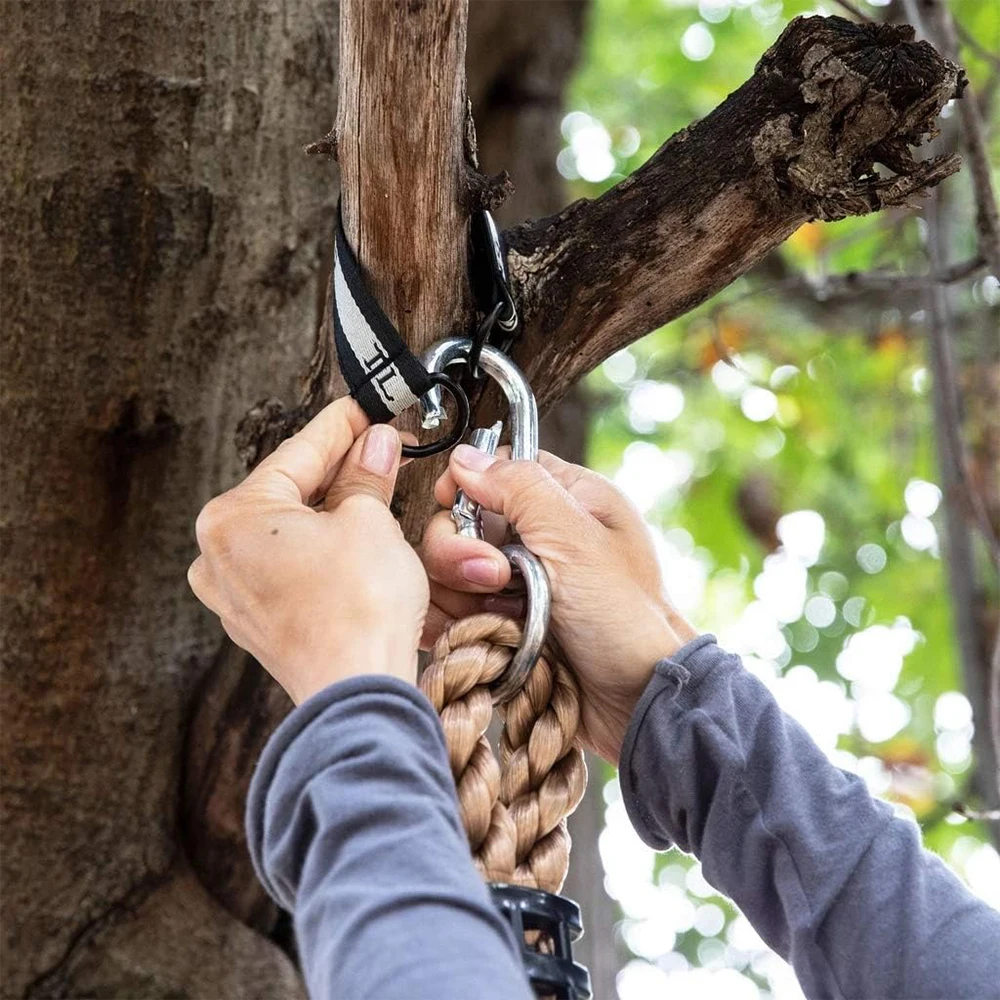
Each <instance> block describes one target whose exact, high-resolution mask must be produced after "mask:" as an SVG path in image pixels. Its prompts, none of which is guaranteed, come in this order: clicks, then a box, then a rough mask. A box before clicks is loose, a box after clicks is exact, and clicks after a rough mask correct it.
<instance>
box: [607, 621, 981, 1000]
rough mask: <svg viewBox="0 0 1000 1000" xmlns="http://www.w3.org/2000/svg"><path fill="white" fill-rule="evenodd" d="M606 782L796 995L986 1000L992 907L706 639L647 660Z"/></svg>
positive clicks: (642, 829) (647, 836) (649, 837)
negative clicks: (778, 961) (684, 857)
mask: <svg viewBox="0 0 1000 1000" xmlns="http://www.w3.org/2000/svg"><path fill="white" fill-rule="evenodd" d="M621 780H622V787H623V792H624V797H625V804H626V807H627V809H628V811H629V815H630V817H631V818H632V821H633V823H634V824H635V826H636V828H637V830H638V831H639V833H640V835H641V836H642V837H643V839H644V840H645V841H646V842H647V843H649V844H650V845H651V846H653V847H656V848H658V849H661V850H662V849H665V848H667V847H669V846H670V845H671V844H676V845H677V846H679V847H680V848H681V849H683V850H685V851H692V852H694V853H695V854H697V855H698V856H699V857H700V858H701V860H702V863H703V867H704V872H705V876H706V878H707V879H708V880H709V881H710V882H711V883H712V884H713V885H715V886H716V887H717V888H718V889H719V890H720V891H721V892H724V893H725V894H726V895H728V896H730V897H731V898H732V899H733V900H734V901H735V902H736V903H737V904H738V905H739V906H740V907H741V909H742V910H743V911H744V913H745V914H746V915H747V917H748V918H749V919H750V920H751V922H752V923H753V924H754V926H755V927H756V928H757V930H758V932H759V933H760V934H761V936H762V937H763V938H764V940H765V941H766V942H767V943H768V944H769V945H770V946H771V947H772V948H774V949H775V951H777V952H779V953H780V954H781V955H783V956H785V957H786V958H788V959H789V960H790V961H791V963H792V965H793V967H794V968H795V971H796V974H797V975H798V977H799V979H800V981H801V983H802V985H803V988H804V989H805V991H806V993H807V994H808V995H810V996H813V997H833V996H844V997H880V998H882V997H906V998H916V997H933V996H937V997H945V996H947V997H952V998H955V997H996V996H1000V975H998V973H997V968H998V955H1000V914H997V913H996V912H995V911H993V910H991V909H990V908H989V907H987V906H986V904H985V903H982V902H980V901H978V900H976V899H974V898H973V897H972V896H971V895H970V894H969V893H968V892H967V890H966V889H965V888H964V887H963V886H962V885H961V884H960V883H959V881H958V880H957V879H956V878H955V876H954V875H953V874H952V873H951V872H949V871H948V869H947V868H946V867H945V866H944V865H943V864H942V863H941V861H940V860H939V859H938V858H936V857H934V856H933V855H930V854H929V853H927V852H926V851H924V850H923V849H922V848H921V846H920V839H919V834H918V831H917V829H916V827H915V826H914V825H913V824H912V823H908V822H906V821H904V820H900V819H896V818H895V817H894V816H893V815H892V811H891V809H890V808H889V807H888V806H887V805H885V804H884V803H881V802H877V801H876V800H874V799H872V797H871V796H870V795H869V793H868V791H867V789H866V788H865V786H864V783H863V782H862V781H860V779H858V778H857V777H856V776H853V775H849V774H845V773H844V772H842V771H839V770H838V769H837V768H835V767H833V766H832V765H831V764H830V763H829V762H828V761H827V759H826V757H825V756H824V754H823V753H822V752H821V751H820V750H819V749H818V748H817V747H816V745H815V744H814V743H813V742H812V740H811V739H810V738H809V736H808V735H807V734H806V733H805V731H804V730H803V729H802V728H801V727H800V726H799V725H798V724H797V723H795V722H794V721H793V720H791V719H790V718H788V717H787V716H785V715H784V714H783V713H782V712H781V710H780V709H779V708H778V706H777V704H776V703H775V701H774V699H773V698H772V697H771V695H770V693H769V692H768V691H767V689H766V688H765V687H764V686H763V685H762V684H761V683H760V682H759V681H758V680H757V679H756V678H754V677H753V676H752V675H750V674H749V673H747V672H746V671H745V670H744V669H743V668H742V665H741V664H740V662H739V660H738V659H737V658H736V657H732V656H728V655H727V654H725V653H723V652H722V651H721V650H719V648H718V647H717V646H716V645H715V644H714V641H713V640H712V639H711V637H708V636H706V637H702V638H701V639H699V640H696V641H695V642H694V643H690V644H689V645H688V646H686V647H685V648H684V649H682V650H681V651H680V652H679V653H678V654H677V656H676V657H674V658H673V659H672V660H670V661H664V662H662V663H661V664H659V665H658V666H657V670H656V673H655V675H654V678H653V680H652V681H651V682H650V685H649V687H648V688H647V690H646V692H645V694H644V695H643V698H642V699H641V701H640V703H639V705H638V707H637V710H636V714H635V716H634V718H633V720H632V724H631V726H630V728H629V732H628V734H627V735H626V739H625V743H624V745H623V748H622V757H621Z"/></svg>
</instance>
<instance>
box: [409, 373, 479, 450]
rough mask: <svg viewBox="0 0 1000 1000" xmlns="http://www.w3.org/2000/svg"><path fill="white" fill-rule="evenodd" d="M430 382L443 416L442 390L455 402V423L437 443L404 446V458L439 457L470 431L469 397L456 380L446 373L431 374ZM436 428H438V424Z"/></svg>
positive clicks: (430, 390)
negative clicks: (441, 404)
mask: <svg viewBox="0 0 1000 1000" xmlns="http://www.w3.org/2000/svg"><path fill="white" fill-rule="evenodd" d="M429 381H430V383H431V386H432V387H431V389H429V390H428V391H429V392H434V393H436V394H437V399H438V405H439V407H440V409H441V413H442V414H443V413H444V407H441V406H440V399H441V390H442V389H446V390H447V392H448V395H449V396H451V398H452V399H453V400H455V422H454V424H453V425H452V428H451V430H450V431H448V433H447V434H445V436H444V437H441V438H438V439H437V440H436V441H429V442H428V443H427V444H404V445H403V457H404V458H429V457H430V456H431V455H438V454H440V453H441V452H442V451H448V450H449V449H450V448H454V447H455V445H456V444H458V442H459V441H461V440H462V438H463V437H464V436H465V432H466V431H467V430H468V429H469V420H470V417H471V410H470V409H469V397H468V396H466V394H465V390H464V389H463V388H462V387H461V386H460V385H459V384H458V383H457V382H456V381H455V380H454V379H452V378H449V377H448V376H447V375H445V373H444V372H431V375H430V379H429ZM424 426H425V427H426V426H427V424H426V423H425V424H424ZM434 426H435V427H436V426H437V424H435V425H434Z"/></svg>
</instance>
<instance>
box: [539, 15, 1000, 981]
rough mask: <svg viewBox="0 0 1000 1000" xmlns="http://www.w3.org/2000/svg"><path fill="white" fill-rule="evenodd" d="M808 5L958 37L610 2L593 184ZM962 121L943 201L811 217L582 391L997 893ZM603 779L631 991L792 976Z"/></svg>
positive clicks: (765, 646)
mask: <svg viewBox="0 0 1000 1000" xmlns="http://www.w3.org/2000/svg"><path fill="white" fill-rule="evenodd" d="M950 12H951V14H952V16H953V17H954V19H955V22H956V23H957V35H958V39H959V41H960V52H959V53H958V57H959V61H960V62H961V64H962V65H963V66H964V67H965V68H966V70H967V72H968V75H969V79H970V90H969V91H967V92H966V97H965V101H976V102H978V107H979V111H980V117H981V118H982V119H985V120H986V122H987V123H988V125H989V126H990V128H989V129H988V130H986V129H982V130H979V129H977V130H976V134H974V135H973V136H972V139H973V142H974V143H975V142H980V143H982V142H985V144H986V145H987V147H988V149H989V151H990V152H991V153H992V154H993V161H994V162H996V153H997V151H998V136H997V130H996V103H997V87H998V82H1000V44H998V42H1000V6H998V5H996V4H992V3H983V2H981V0H954V2H952V3H951V4H950ZM810 13H827V14H831V13H836V14H841V15H843V16H849V17H853V18H854V19H860V18H865V19H871V20H892V21H901V20H905V21H909V22H910V23H914V24H917V25H918V30H921V31H923V32H924V33H925V34H926V36H927V37H930V38H931V40H932V41H934V42H935V43H936V44H938V45H939V46H943V50H944V51H947V37H948V35H947V34H946V33H943V32H947V29H948V25H947V24H942V18H941V17H940V11H935V10H934V9H933V8H932V5H929V4H917V3H914V4H910V5H906V4H903V3H900V2H898V0H894V2H876V0H856V2H855V3H838V2H835V0H827V2H826V3H821V4H816V3H814V2H809V0H595V3H594V7H593V10H592V14H591V20H590V23H589V30H588V31H587V34H586V36H585V42H584V55H583V58H582V62H581V65H580V67H579V71H578V73H577V75H576V77H575V80H574V82H573V84H572V86H571V91H570V101H569V110H568V113H567V114H566V116H565V117H564V118H563V121H562V126H561V128H562V137H563V141H564V145H563V148H562V150H561V152H560V153H559V156H558V161H557V164H558V169H559V171H560V173H561V174H562V175H563V177H564V178H566V180H567V183H568V185H569V188H570V191H571V193H572V194H573V195H574V196H578V197H593V196H594V195H595V194H597V193H599V192H601V191H602V190H604V189H606V188H607V187H608V186H610V185H612V184H614V183H616V182H617V181H619V180H620V179H621V178H622V176H624V175H627V174H628V173H629V172H630V171H631V170H633V169H634V168H635V167H637V166H638V165H639V164H641V163H642V162H643V161H644V160H645V159H646V158H647V157H648V156H650V155H651V154H652V153H653V152H654V151H655V150H656V149H657V148H658V146H659V144H660V143H661V142H662V140H663V138H664V137H665V136H666V135H669V134H671V133H673V132H675V131H677V130H679V129H681V128H683V127H684V126H685V125H687V124H688V123H689V122H690V121H692V120H694V119H697V118H699V117H701V116H703V115H705V114H706V113H707V112H709V111H710V110H711V109H712V108H713V107H715V106H716V105H717V104H718V103H719V102H720V101H721V100H722V99H723V98H724V97H725V96H726V95H727V94H728V93H729V92H731V91H732V90H734V89H735V88H736V87H737V86H738V85H739V84H740V83H741V82H742V81H743V80H744V79H746V78H747V76H748V75H749V74H750V73H751V72H752V70H753V65H754V63H755V61H756V59H757V58H758V57H759V55H760V53H761V52H763V51H764V50H765V49H766V48H767V47H768V45H770V44H771V42H772V41H773V40H774V39H775V38H776V37H777V35H778V34H779V33H780V31H781V30H782V29H783V28H784V27H785V25H786V24H787V23H788V21H789V20H790V19H791V18H792V17H794V16H796V15H799V14H810ZM967 127H968V126H967V120H966V118H965V117H964V116H963V117H960V115H959V110H958V103H957V102H955V103H953V105H951V106H949V107H947V108H946V109H945V122H944V128H943V130H942V135H941V136H940V137H939V138H938V139H937V140H936V142H935V143H934V146H933V147H932V151H935V152H940V151H941V150H942V149H959V150H961V151H962V152H963V155H964V156H965V157H966V166H965V169H964V170H963V171H962V173H961V174H960V175H959V176H957V177H955V178H952V179H951V180H949V181H947V182H946V183H945V184H944V185H943V187H942V188H941V189H939V191H938V192H937V193H935V195H934V196H932V198H930V199H928V200H926V201H922V202H921V203H920V204H919V205H914V206H913V208H912V209H909V210H893V211H888V212H885V213H882V214H880V215H877V216H871V217H867V218H863V219H847V220H844V221H843V222H839V223H833V224H822V223H812V224H809V225H806V226H804V227H803V228H802V229H800V230H799V231H798V232H797V233H796V234H795V235H794V236H793V237H792V239H791V240H789V241H788V243H787V244H786V245H785V246H783V247H782V248H781V250H780V251H779V252H778V253H776V254H774V255H773V256H772V258H771V259H769V260H767V261H766V262H765V264H764V265H762V266H761V267H760V268H758V269H757V270H756V271H754V272H753V273H751V274H750V275H748V276H747V277H746V278H744V279H741V280H740V281H738V282H736V283H735V284H733V285H732V286H730V287H729V288H727V289H726V290H725V291H724V292H723V293H721V294H720V295H718V296H716V297H715V298H714V299H712V300H711V301H709V302H707V303H705V304H704V305H703V306H701V307H700V308H698V309H696V310H695V311H693V312H691V313H689V314H688V315H686V316H684V317H683V318H682V319H680V320H678V321H676V322H673V323H671V324H669V325H668V326H666V327H664V328H662V329H660V330H658V331H656V332H655V333H653V334H651V335H650V336H649V337H647V338H645V339H644V340H642V341H640V342H639V343H637V344H636V345H634V346H633V347H632V348H630V349H628V350H626V351H622V352H621V353H619V354H618V355H616V356H614V357H613V358H611V359H610V360H608V361H607V362H605V363H604V365H603V366H602V367H601V368H600V370H599V371H597V372H596V373H595V374H594V375H593V376H592V377H591V378H590V380H589V382H588V387H587V388H588V392H589V397H590V398H589V402H590V406H591V408H592V410H591V412H592V420H591V424H590V433H589V439H588V447H587V461H588V464H589V465H591V466H592V467H593V468H596V469H598V470H599V471H601V472H604V473H605V474H607V475H608V476H610V477H611V478H613V479H614V480H615V481H616V482H617V483H618V484H619V485H620V486H622V487H623V488H624V489H625V490H626V491H627V492H628V493H629V495H630V496H631V497H632V498H633V499H634V500H635V501H636V503H637V504H638V505H639V506H640V507H641V508H642V510H643V511H644V513H645V514H646V516H647V518H648V519H649V521H650V522H651V524H652V525H653V526H654V529H655V537H656V541H657V544H658V546H659V548H660V550H661V553H662V559H663V565H664V568H665V571H666V576H667V579H668V582H669V586H670V590H671V593H672V596H673V598H674V599H675V601H676V602H677V603H678V604H679V605H680V606H681V608H682V609H683V610H684V611H685V612H686V613H687V614H688V615H690V616H691V617H692V619H693V620H694V621H695V623H696V624H697V626H698V627H699V628H701V629H705V630H710V631H714V632H716V633H717V634H718V636H719V638H720V641H721V642H722V644H723V645H724V646H726V647H728V648H730V649H732V650H734V651H736V652H738V653H741V654H742V655H743V657H744V662H745V663H746V665H747V667H748V669H750V670H752V671H753V672H754V673H755V674H756V675H757V676H759V677H760V678H761V679H762V680H763V681H764V682H765V683H766V684H767V685H768V686H769V687H770V688H771V689H772V690H773V692H774V693H775V695H776V697H777V698H778V700H779V702H780V703H781V705H782V706H783V707H784V708H785V709H786V710H787V711H788V712H790V713H791V714H792V715H794V716H795V717H796V718H797V719H798V720H799V721H800V722H801V723H802V724H803V725H804V726H805V727H806V728H807V729H808V730H809V732H810V733H811V734H812V735H813V737H814V738H815V739H816V740H817V742H818V743H819V744H820V746H822V747H823V749H824V750H825V751H826V752H827V753H828V755H829V756H830V758H831V759H832V760H833V761H834V762H836V763H837V764H838V765H839V766H840V767H843V768H845V769H847V770H850V771H854V772H857V773H858V774H860V775H861V776H862V777H863V778H864V780H865V781H866V782H867V783H868V785H869V787H870V788H871V789H872V791H873V792H874V793H876V794H878V795H880V796H882V797H884V798H886V799H887V800H888V801H890V802H892V803H893V804H894V806H895V807H896V809H897V810H899V812H901V813H902V814H905V815H907V816H910V817H912V818H913V819H915V820H916V822H917V823H919V824H920V827H921V829H922V832H923V836H924V841H925V843H926V845H927V846H928V847H929V848H931V849H932V850H934V851H937V852H939V853H940V854H941V855H942V856H943V857H944V858H945V859H946V860H947V861H948V863H949V864H951V865H952V866H953V867H954V868H955V869H956V870H957V871H958V872H959V873H960V874H961V875H962V876H963V877H964V878H965V879H966V880H967V882H968V884H969V885H970V887H971V888H972V889H973V891H974V892H976V893H978V894H980V895H982V896H983V897H984V898H986V899H988V900H989V901H990V902H992V904H993V905H994V906H1000V857H998V855H997V852H996V849H995V848H996V844H997V834H996V830H997V824H996V823H992V824H991V823H989V822H984V821H983V820H982V819H979V820H977V819H974V818H969V817H970V816H973V815H975V816H980V817H984V816H985V817H992V818H994V819H995V818H996V813H995V810H996V808H997V800H996V794H997V791H996V788H997V774H996V753H995V750H993V748H992V747H991V745H990V743H991V740H992V739H995V738H996V735H997V734H996V733H995V732H994V733H991V732H990V729H989V726H988V724H987V725H981V726H980V731H979V732H978V733H977V734H976V737H978V739H977V738H976V737H974V732H973V711H974V709H975V713H976V717H977V720H986V719H988V717H989V714H990V711H991V708H992V711H993V712H994V714H995V713H996V711H997V706H996V704H995V698H996V695H994V696H993V697H994V702H993V703H992V705H991V703H990V699H989V694H988V690H987V688H986V687H984V685H983V682H984V680H986V679H987V678H988V672H987V671H986V669H985V667H986V664H988V663H989V662H990V657H991V656H992V657H995V656H996V651H995V642H996V639H995V637H996V634H997V622H998V619H997V577H996V570H995V565H996V563H995V559H996V553H997V548H996V538H997V530H998V524H1000V499H998V494H1000V482H998V478H997V477H998V455H1000V408H998V396H997V393H998V389H1000V344H998V335H997V331H998V329H1000V327H998V322H997V320H998V314H1000V280H998V277H1000V275H998V274H997V272H996V267H995V260H996V257H995V256H994V255H995V253H996V251H997V248H998V244H997V243H996V239H997V233H996V231H995V229H993V230H991V228H990V222H989V219H988V218H987V219H986V220H985V221H982V222H980V224H978V225H977V209H978V211H979V214H980V216H981V215H982V214H983V208H982V207H980V203H981V202H982V201H984V200H985V199H988V197H989V192H988V190H987V191H984V190H983V185H982V182H981V179H980V180H979V183H978V184H977V183H976V180H977V178H975V177H974V176H973V174H974V171H973V170H972V169H970V168H971V167H972V166H974V164H972V163H970V159H972V158H973V157H974V156H975V151H973V154H972V156H970V152H969V134H968V132H967V131H966V129H967ZM980 166H981V163H980ZM995 177H996V174H995V172H994V186H995ZM989 207H990V206H989V205H988V204H987V205H986V206H985V208H986V212H987V215H988V211H989ZM993 212H994V213H995V203H994V207H993ZM994 218H995V216H994ZM929 272H934V273H937V274H943V275H944V276H945V277H946V279H947V280H946V281H944V282H941V283H934V282H931V281H929V280H928V279H927V278H926V277H925V276H926V275H927V274H928V273H929ZM942 340H943V346H944V348H946V350H947V354H946V356H945V358H944V362H943V363H942V358H941V356H940V352H937V353H936V352H935V348H934V345H935V343H938V344H939V345H940V344H941V341H942ZM936 381H937V382H938V383H939V389H940V390H941V391H940V392H939V393H935V391H934V386H935V383H936ZM956 402H957V406H956V405H951V404H955V403H956ZM959 443H960V444H961V450H960V451H959V450H958V447H957V446H958V444H959ZM949 560H950V561H951V562H950V565H949ZM996 670H997V668H996V667H994V674H995V673H996ZM974 742H975V745H976V749H977V750H980V749H981V748H984V750H985V752H982V753H980V754H978V755H975V754H974V753H973V744H974ZM990 750H993V752H992V753H990V752H989V751H990ZM977 756H978V758H979V760H978V763H979V770H978V771H977V770H976V768H975V766H974V762H975V760H976V758H977ZM605 777H606V779H607V784H606V786H605V800H606V803H607V809H606V814H605V829H604V832H603V834H602V837H601V857H602V860H603V864H604V868H605V876H606V886H607V888H608V890H609V892H610V894H611V895H612V897H613V898H614V899H615V900H616V901H617V904H618V906H619V907H620V911H621V912H620V916H621V921H620V923H619V924H618V928H619V931H620V936H621V939H622V941H623V943H624V946H625V948H624V951H625V952H626V953H627V954H628V955H629V956H630V958H629V959H628V960H626V963H625V964H624V968H623V969H622V971H621V972H620V974H619V976H618V992H619V995H620V996H621V997H622V1000H645V998H647V997H649V998H652V997H664V996H669V997H671V998H672V1000H680V998H683V997H687V996H696V995H697V996H698V997H700V998H702V1000H704V998H706V997H709V996H711V997H715V996H718V997H726V998H730V1000H731V998H741V997H747V998H751V997H758V996H775V997H795V996H800V995H801V994H800V992H799V990H798V986H797V984H796V983H795V980H794V977H793V976H792V975H791V973H790V971H789V970H788V967H787V966H786V965H785V964H784V963H783V962H781V961H780V960H779V959H777V958H776V957H774V956H773V955H771V954H770V953H769V952H768V951H767V950H766V948H765V947H764V946H763V944H762V943H761V941H760V940H759V938H758V937H757V936H756V934H755V933H754V932H753V930H752V929H751V928H750V926H749V924H748V923H747V921H746V920H745V919H744V918H743V917H742V916H741V915H740V914H739V913H738V912H737V911H736V910H735V909H734V908H733V907H732V905H730V904H729V903H728V901H726V900H723V899H722V898H720V897H719V896H717V895H716V894H715V893H714V891H713V890H712V888H711V887H710V886H709V885H708V884H707V883H706V882H705V880H704V878H703V877H702V875H701V873H700V870H699V866H698V865H697V863H695V862H694V861H693V859H691V858H688V857H685V856H684V855H681V854H680V853H679V852H671V853H668V854H666V855H660V856H654V855H653V853H652V852H651V851H648V850H647V849H645V848H644V847H643V846H642V845H641V843H639V841H638V840H637V838H636V837H635V834H634V833H633V832H632V830H631V828H630V826H629V824H628V821H627V818H626V817H625V812H624V808H623V807H622V805H621V803H620V801H619V793H618V788H617V783H616V782H615V781H614V780H611V776H610V775H606V776H605ZM991 826H992V827H993V829H992V831H991V829H990V827H991ZM991 833H992V843H991Z"/></svg>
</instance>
